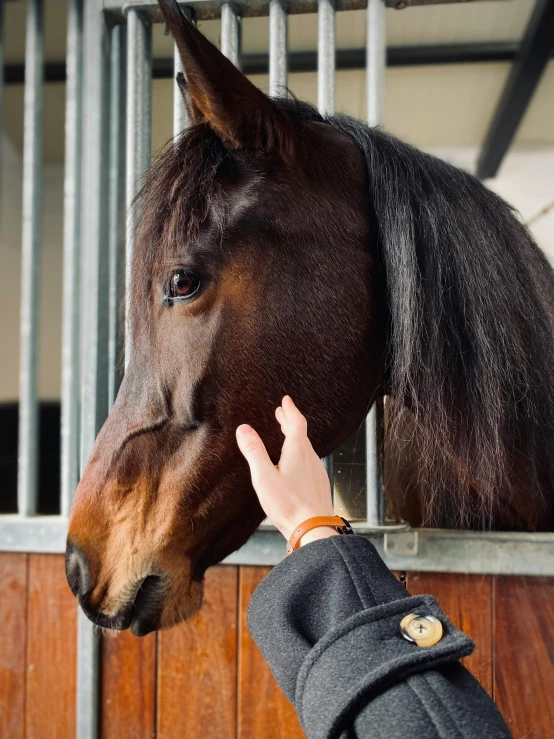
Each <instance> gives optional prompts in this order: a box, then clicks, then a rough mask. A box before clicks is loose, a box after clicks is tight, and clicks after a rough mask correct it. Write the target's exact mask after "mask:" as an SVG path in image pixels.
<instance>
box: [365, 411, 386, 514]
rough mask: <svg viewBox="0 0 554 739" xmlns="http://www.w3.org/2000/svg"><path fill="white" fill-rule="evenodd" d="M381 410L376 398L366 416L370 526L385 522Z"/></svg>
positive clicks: (367, 494)
mask: <svg viewBox="0 0 554 739" xmlns="http://www.w3.org/2000/svg"><path fill="white" fill-rule="evenodd" d="M382 422H383V412H382V400H381V399H377V400H376V401H375V403H374V404H373V407H372V408H371V410H370V412H369V413H368V415H367V418H366V426H365V435H366V522H367V525H368V526H369V527H370V528H380V527H382V526H384V524H385V513H386V510H385V491H384V487H383V460H382V438H383V425H382Z"/></svg>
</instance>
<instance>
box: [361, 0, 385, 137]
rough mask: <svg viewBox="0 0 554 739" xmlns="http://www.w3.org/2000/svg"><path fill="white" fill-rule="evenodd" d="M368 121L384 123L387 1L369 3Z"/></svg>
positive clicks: (376, 124)
mask: <svg viewBox="0 0 554 739" xmlns="http://www.w3.org/2000/svg"><path fill="white" fill-rule="evenodd" d="M366 43H367V87H366V89H367V122H368V124H369V125H370V126H380V125H382V123H383V115H384V105H385V67H386V32H385V3H384V2H383V0H368V3H367V39H366Z"/></svg>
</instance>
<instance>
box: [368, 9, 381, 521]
mask: <svg viewBox="0 0 554 739" xmlns="http://www.w3.org/2000/svg"><path fill="white" fill-rule="evenodd" d="M366 55H367V56H366V59H367V121H368V124H369V125H370V126H378V125H382V123H383V115H384V87H385V68H386V37H385V3H384V0H368V5H367V50H366ZM383 437H384V406H383V399H382V398H379V399H377V400H376V401H375V403H374V404H373V407H372V409H371V411H370V412H369V414H368V416H367V419H366V519H367V525H368V526H369V527H373V528H378V527H380V526H383V525H384V523H385V513H386V510H385V491H384V487H383Z"/></svg>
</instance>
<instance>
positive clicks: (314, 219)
mask: <svg viewBox="0 0 554 739" xmlns="http://www.w3.org/2000/svg"><path fill="white" fill-rule="evenodd" d="M159 4H160V8H161V12H162V14H163V18H164V20H165V22H166V24H167V27H168V29H169V31H170V32H171V34H172V36H173V38H174V39H175V42H176V44H177V48H178V51H179V54H180V57H181V60H182V63H183V68H184V70H185V75H183V74H180V75H178V77H177V82H178V85H179V88H180V90H181V92H182V95H183V98H184V100H185V103H186V106H187V108H188V112H189V116H190V119H191V121H192V125H191V126H190V127H189V128H188V129H187V130H185V131H184V132H183V133H182V134H181V135H179V136H178V137H177V138H176V139H175V140H173V141H172V142H171V143H170V144H169V146H168V147H167V148H166V149H165V151H164V152H163V153H162V154H161V155H160V156H159V157H158V158H157V159H156V160H155V161H154V163H153V165H152V167H151V169H150V170H149V172H148V174H147V176H146V178H145V180H144V182H143V184H142V189H141V190H140V193H139V195H138V197H137V200H136V203H135V206H134V207H135V208H136V212H137V231H136V246H135V251H134V256H133V263H132V270H131V281H130V286H129V288H130V315H129V322H128V330H129V331H130V332H131V344H132V349H131V352H130V356H129V357H128V368H127V371H126V373H125V377H124V380H123V382H122V385H121V388H120V390H119V393H118V396H117V399H116V402H115V404H114V406H113V409H112V411H111V413H110V414H109V416H108V418H107V420H106V422H105V424H104V426H103V427H102V429H101V431H100V433H99V435H98V438H97V440H96V442H95V445H94V448H93V450H92V453H91V455H90V459H89V461H88V464H87V466H86V469H85V470H84V473H83V475H82V478H81V480H80V483H79V485H78V489H77V491H76V494H75V498H74V502H73V506H72V509H71V514H70V520H69V531H68V542H67V556H66V567H67V576H68V581H69V584H70V586H71V589H72V590H73V593H74V594H75V595H76V597H77V598H78V600H79V602H80V605H81V607H82V608H83V610H84V612H85V613H86V614H87V615H88V616H89V617H90V618H91V619H92V620H93V621H94V622H95V623H96V624H98V625H99V626H101V627H105V628H111V629H126V628H128V627H130V628H131V631H132V633H134V634H135V635H144V634H146V633H148V632H150V631H152V630H155V629H160V628H168V627H171V626H173V625H174V624H176V623H178V622H179V621H182V620H183V619H186V618H188V617H190V616H191V615H192V614H194V613H195V612H196V611H197V610H198V609H199V608H200V606H201V602H202V582H203V578H204V573H205V572H206V570H207V568H208V567H210V566H212V565H214V564H216V563H218V562H220V561H221V560H222V559H223V558H225V557H226V556H227V555H228V554H230V553H231V552H232V551H234V550H236V549H237V548H238V547H240V546H241V545H242V544H244V543H245V542H246V541H247V539H248V538H249V536H250V535H251V534H252V533H253V532H254V530H255V529H256V527H257V526H258V525H259V524H260V522H261V521H262V519H263V512H262V510H261V508H260V506H259V504H258V502H257V498H256V496H255V493H254V491H253V488H252V485H251V482H250V477H249V472H248V467H247V465H246V463H245V461H244V459H242V457H241V455H240V453H239V451H238V448H237V445H236V441H235V429H236V427H237V426H238V425H239V424H241V423H249V424H251V425H252V426H254V427H255V428H256V429H257V430H258V432H259V433H260V435H261V437H262V438H263V440H264V442H265V444H266V446H267V449H268V451H269V454H270V456H271V458H272V459H273V460H274V461H277V460H278V457H279V452H280V448H281V444H282V437H281V434H280V432H278V428H277V424H276V423H275V421H274V419H273V414H274V409H275V407H276V406H277V405H278V404H279V403H280V400H281V398H282V396H283V395H284V394H286V393H289V394H290V395H291V396H292V397H293V399H294V400H295V402H296V403H297V405H298V407H299V408H300V409H301V410H302V412H303V413H304V415H305V416H306V418H307V421H308V430H309V435H310V438H311V440H312V443H313V446H314V449H315V450H316V452H317V453H318V454H319V455H320V456H325V455H328V454H330V453H331V452H332V451H333V450H334V449H336V447H337V446H338V445H339V444H341V443H342V442H343V441H344V440H345V439H346V438H347V437H349V436H350V435H351V434H352V433H353V432H354V431H355V430H356V429H357V428H359V426H360V424H361V423H363V420H364V418H365V416H366V414H367V412H368V410H369V409H370V408H371V406H372V404H373V403H374V402H375V401H376V399H381V398H383V397H384V396H386V397H387V398H388V399H389V400H388V401H387V438H388V439H389V440H392V443H394V444H396V445H397V447H399V448H401V447H402V446H403V445H405V444H407V443H410V444H411V449H412V451H414V450H415V452H414V453H415V456H416V457H417V468H418V480H419V481H420V484H421V486H422V487H424V489H425V494H426V502H425V506H426V510H428V511H431V516H432V511H434V510H438V511H439V512H440V510H441V507H444V506H445V505H446V502H447V501H450V503H451V506H450V507H451V508H453V510H455V511H456V512H457V514H458V515H459V523H460V525H463V523H464V521H466V522H467V521H468V520H472V521H480V522H484V524H485V525H488V526H494V527H500V528H523V529H527V530H534V529H540V528H548V527H550V526H551V524H552V518H553V510H554V495H553V493H554V458H553V455H552V453H551V446H552V441H553V440H554V388H553V387H552V383H551V382H550V375H551V371H552V367H553V366H554V275H553V272H552V269H551V268H550V266H549V265H548V263H547V261H546V259H545V258H544V256H543V255H542V254H541V252H540V250H539V249H538V247H537V246H536V245H535V243H534V242H533V240H532V238H531V236H530V234H529V232H528V231H527V229H526V228H525V226H524V225H523V224H522V223H521V222H520V220H519V219H518V217H517V214H516V213H514V212H513V210H512V209H511V208H510V207H509V206H508V205H507V204H506V203H505V202H504V201H503V200H501V199H500V198H499V197H498V196H497V195H495V194H494V193H493V192H491V191H489V190H487V189H486V188H485V187H484V186H483V185H482V184H481V183H480V182H479V181H478V180H477V179H475V178H474V177H472V176H471V175H470V174H468V173H466V172H463V171H461V170H459V169H456V168H454V167H452V166H450V165H449V164H447V163H445V162H443V161H441V160H439V159H436V158H433V157H432V156H429V155H427V154H425V153H422V152H420V151H418V150H416V149H415V148H412V147H411V146H409V145H408V144H406V143H403V142H401V141H399V140H397V139H396V138H394V137H392V136H391V135H389V134H387V133H385V132H384V131H382V130H380V129H379V128H370V127H368V126H367V125H366V124H365V123H362V122H361V121H358V120H355V119H353V118H350V117H348V116H345V115H333V116H328V117H323V116H322V115H320V114H319V113H318V112H317V110H315V109H314V108H313V107H312V106H310V105H308V104H306V103H302V102H300V101H298V100H296V99H294V98H292V97H286V98H282V99H271V98H269V97H267V96H266V95H265V94H264V93H263V92H262V91H260V90H259V89H258V88H256V87H255V86H254V85H253V84H252V83H251V82H250V81H249V80H248V79H247V78H246V77H245V76H244V75H243V74H242V73H241V72H240V71H239V70H238V69H237V68H236V67H235V66H234V65H233V64H232V63H231V62H230V61H229V60H228V59H227V58H226V57H225V56H224V55H223V54H222V53H221V52H220V51H219V50H218V49H217V48H216V47H215V46H213V45H212V44H211V43H210V42H209V41H208V40H207V39H206V38H205V37H203V36H202V34H201V33H200V32H199V31H198V30H197V28H196V27H195V26H194V25H193V24H192V23H190V22H189V21H188V20H187V19H186V18H185V17H184V15H183V14H182V12H181V11H180V10H179V7H178V5H177V3H176V2H175V0H160V3H159ZM407 430H408V431H407ZM431 520H432V519H431Z"/></svg>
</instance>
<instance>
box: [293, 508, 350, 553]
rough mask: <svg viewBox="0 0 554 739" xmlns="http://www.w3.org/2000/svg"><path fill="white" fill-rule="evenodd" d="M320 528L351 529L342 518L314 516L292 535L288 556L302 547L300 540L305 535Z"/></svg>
mask: <svg viewBox="0 0 554 739" xmlns="http://www.w3.org/2000/svg"><path fill="white" fill-rule="evenodd" d="M320 526H329V527H331V528H333V529H337V530H339V529H343V528H344V529H346V528H348V529H349V528H350V527H349V525H348V524H347V523H346V521H345V520H344V519H343V518H341V517H340V516H314V517H313V518H308V519H306V521H302V523H301V524H300V525H299V526H297V527H296V528H295V529H294V531H293V532H292V534H291V535H290V539H289V541H288V543H287V554H290V553H291V552H294V550H295V549H298V547H299V545H300V539H301V538H302V537H303V536H304V534H307V533H308V531H311V530H312V529H317V528H319V527H320Z"/></svg>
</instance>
